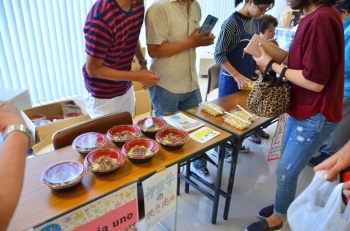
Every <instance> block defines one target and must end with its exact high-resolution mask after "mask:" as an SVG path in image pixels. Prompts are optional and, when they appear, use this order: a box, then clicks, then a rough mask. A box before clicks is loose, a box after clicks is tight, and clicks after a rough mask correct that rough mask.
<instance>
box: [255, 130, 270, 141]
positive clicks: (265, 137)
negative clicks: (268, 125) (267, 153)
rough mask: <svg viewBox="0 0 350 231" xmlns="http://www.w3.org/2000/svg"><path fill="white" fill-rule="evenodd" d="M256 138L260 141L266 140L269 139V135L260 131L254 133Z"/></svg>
mask: <svg viewBox="0 0 350 231" xmlns="http://www.w3.org/2000/svg"><path fill="white" fill-rule="evenodd" d="M256 135H257V136H259V137H260V138H262V139H268V138H270V135H269V134H267V133H266V132H265V131H264V130H260V131H258V132H257V133H256Z"/></svg>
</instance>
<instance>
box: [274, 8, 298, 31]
mask: <svg viewBox="0 0 350 231" xmlns="http://www.w3.org/2000/svg"><path fill="white" fill-rule="evenodd" d="M299 19H300V11H298V10H282V11H281V12H280V18H279V22H278V27H281V28H291V27H294V26H295V25H297V24H298V23H299Z"/></svg>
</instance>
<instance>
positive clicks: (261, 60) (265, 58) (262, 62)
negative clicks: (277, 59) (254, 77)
mask: <svg viewBox="0 0 350 231" xmlns="http://www.w3.org/2000/svg"><path fill="white" fill-rule="evenodd" d="M259 49H260V51H261V56H260V57H255V56H253V59H254V60H255V62H256V64H257V65H258V66H262V67H264V69H265V67H266V66H267V64H268V63H269V62H270V61H271V59H272V58H271V56H270V55H268V54H267V53H266V51H265V49H264V47H263V46H262V45H261V44H259Z"/></svg>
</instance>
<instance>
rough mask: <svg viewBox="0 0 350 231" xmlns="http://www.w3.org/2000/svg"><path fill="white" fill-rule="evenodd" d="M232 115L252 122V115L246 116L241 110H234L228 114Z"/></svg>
mask: <svg viewBox="0 0 350 231" xmlns="http://www.w3.org/2000/svg"><path fill="white" fill-rule="evenodd" d="M230 113H231V114H233V115H236V116H238V117H240V118H242V119H245V120H248V121H253V120H254V116H253V115H248V114H247V113H246V112H244V111H241V110H234V111H231V112H230Z"/></svg>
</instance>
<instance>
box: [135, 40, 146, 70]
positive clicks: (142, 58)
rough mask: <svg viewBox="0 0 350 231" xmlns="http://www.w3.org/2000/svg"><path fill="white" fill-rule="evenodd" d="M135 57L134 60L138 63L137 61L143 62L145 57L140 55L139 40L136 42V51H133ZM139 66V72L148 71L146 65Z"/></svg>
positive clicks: (142, 63)
mask: <svg viewBox="0 0 350 231" xmlns="http://www.w3.org/2000/svg"><path fill="white" fill-rule="evenodd" d="M135 56H136V59H137V60H138V61H139V60H144V59H145V56H144V55H143V53H142V49H141V43H140V40H139V41H138V42H137V47H136V51H135ZM140 66H141V70H148V69H147V65H146V63H144V62H141V64H140Z"/></svg>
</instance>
